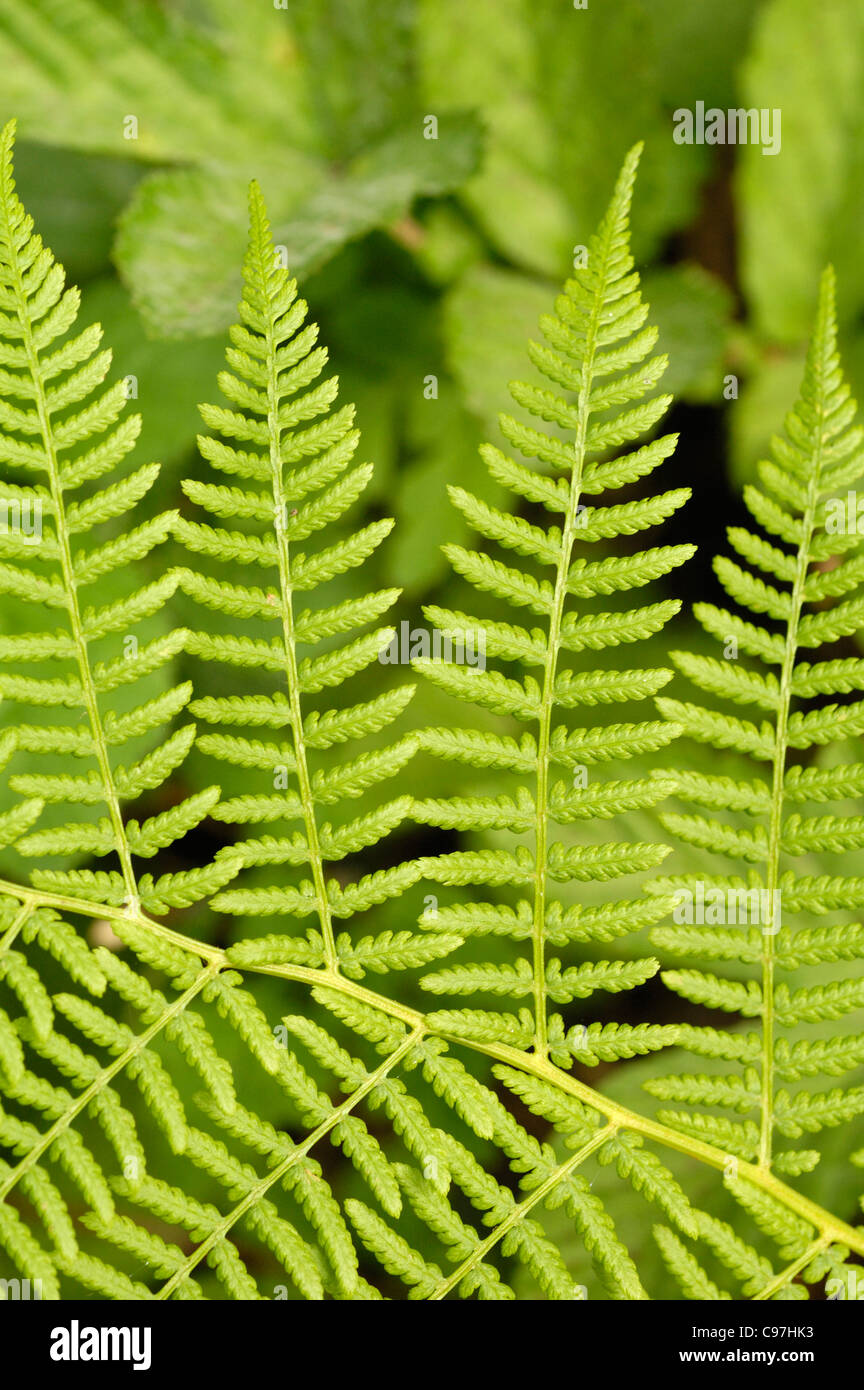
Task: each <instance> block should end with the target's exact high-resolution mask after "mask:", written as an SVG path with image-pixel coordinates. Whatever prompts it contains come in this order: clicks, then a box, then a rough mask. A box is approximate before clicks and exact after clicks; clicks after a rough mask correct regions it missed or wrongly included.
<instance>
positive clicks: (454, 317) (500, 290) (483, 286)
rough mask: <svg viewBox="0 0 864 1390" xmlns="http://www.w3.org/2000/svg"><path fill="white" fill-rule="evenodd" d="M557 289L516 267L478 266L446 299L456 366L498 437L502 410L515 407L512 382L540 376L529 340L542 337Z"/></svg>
mask: <svg viewBox="0 0 864 1390" xmlns="http://www.w3.org/2000/svg"><path fill="white" fill-rule="evenodd" d="M553 293H554V291H553V289H552V288H551V287H550V286H549V285H546V284H543V283H541V282H540V281H537V280H531V279H529V278H528V277H527V276H525V275H520V274H518V273H517V272H516V271H512V270H498V269H493V268H492V267H491V266H488V265H484V266H476V267H473V268H472V269H471V270H470V271H469V272H468V274H467V275H466V276H465V278H464V279H463V280H462V281H460V283H459V284H458V285H456V286H455V288H454V289H453V290H451V291H450V293H449V295H448V296H447V299H446V301H445V336H446V342H447V355H448V361H449V364H450V368H451V370H452V371H453V372H454V373H455V375H456V377H457V378H458V379H459V382H460V384H461V386H462V390H463V392H464V395H465V400H466V403H467V405H468V407H469V409H470V410H472V411H473V412H474V413H475V415H477V416H478V417H479V418H480V420H481V421H482V422H483V425H484V427H485V428H486V429H487V430H494V431H495V432H496V438H497V418H498V412H499V411H500V410H507V409H509V408H510V398H509V396H508V394H507V382H508V381H511V380H513V378H514V377H515V378H521V377H524V376H526V375H528V376H529V378H530V379H532V380H533V379H534V377H535V376H536V373H535V372H534V369H533V368H532V366H531V364H530V362H529V360H528V356H527V353H526V352H525V341H526V339H528V338H536V337H537V333H538V328H537V324H538V320H539V318H540V315H541V314H544V313H547V312H548V310H549V307H550V304H551V302H552V296H553Z"/></svg>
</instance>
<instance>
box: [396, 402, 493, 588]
mask: <svg viewBox="0 0 864 1390" xmlns="http://www.w3.org/2000/svg"><path fill="white" fill-rule="evenodd" d="M408 432H409V443H410V445H411V446H412V447H413V449H414V450H415V451H416V454H415V457H414V458H412V460H411V463H410V466H409V467H407V468H403V469H401V470H400V472H399V475H398V477H397V480H396V489H395V496H394V501H393V505H394V507H395V510H396V518H397V525H396V528H395V531H394V535H393V541H392V544H391V545H390V546H389V548H388V551H387V557H386V574H387V578H388V582H389V583H391V584H399V585H402V586H403V587H404V588H405V589H406V591H407V593H408V594H409V595H414V594H417V593H418V592H422V591H423V590H424V589H428V588H429V586H430V585H432V584H434V583H436V582H437V581H439V580H440V579H441V578H442V576H443V575H444V574H445V573H446V571H447V560H446V558H445V556H444V554H443V552H442V550H441V547H442V545H445V544H447V542H453V541H459V542H462V543H463V544H464V542H465V538H466V536H467V534H468V528H467V526H466V524H465V520H464V518H463V516H462V514H461V512H459V511H457V509H456V508H455V507H454V506H453V504H452V503H451V501H450V497H449V494H448V492H447V485H448V483H450V482H452V481H453V479H454V478H458V479H459V480H460V484H461V486H463V487H467V488H469V489H474V488H475V487H478V488H481V489H485V484H486V481H487V473H486V468H485V466H484V464H483V462H482V460H481V458H480V455H479V453H478V449H477V446H478V444H479V443H480V442H481V441H480V436H479V433H478V432H477V430H476V427H475V425H474V422H473V421H472V420H471V418H470V416H467V415H466V414H465V412H464V410H463V408H462V404H461V402H460V400H459V396H458V393H457V391H456V390H455V389H454V386H453V383H452V382H449V381H445V382H442V383H441V384H440V395H439V396H438V397H437V398H430V399H427V398H425V397H424V395H423V394H422V393H421V392H420V391H419V390H418V391H417V392H416V395H415V398H414V400H413V402H412V408H411V411H410V418H409V421H408Z"/></svg>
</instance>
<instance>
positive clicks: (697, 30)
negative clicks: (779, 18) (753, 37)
mask: <svg viewBox="0 0 864 1390" xmlns="http://www.w3.org/2000/svg"><path fill="white" fill-rule="evenodd" d="M762 3H763V0H724V3H723V4H722V5H718V4H717V3H716V0H688V3H687V4H686V5H682V4H680V0H651V4H650V5H649V6H648V13H649V16H650V20H651V27H652V29H653V31H654V39H655V44H656V49H657V63H658V81H659V87H660V94H661V96H662V98H663V101H664V102H665V103H666V105H667V106H669V107H678V106H695V104H696V102H697V101H704V102H705V105H706V106H722V107H728V106H730V105H734V104H735V102H736V98H737V94H738V73H737V67H738V60H739V58H740V56H741V54H742V53H743V52H745V51H746V47H747V42H748V39H749V36H750V31H751V29H752V27H753V24H754V22H755V20H756V18H757V15H758V13H759V10H760V7H761V5H762Z"/></svg>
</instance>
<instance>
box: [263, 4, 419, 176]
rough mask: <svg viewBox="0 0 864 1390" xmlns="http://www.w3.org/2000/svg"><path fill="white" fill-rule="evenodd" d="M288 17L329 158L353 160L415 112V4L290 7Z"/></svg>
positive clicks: (293, 5)
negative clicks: (348, 157)
mask: <svg viewBox="0 0 864 1390" xmlns="http://www.w3.org/2000/svg"><path fill="white" fill-rule="evenodd" d="M288 13H289V19H290V21H291V24H292V28H293V30H294V34H295V36H296V40H297V44H298V47H299V50H300V53H301V54H302V56H303V59H304V60H305V61H304V64H303V69H304V76H305V86H306V88H307V94H308V101H309V104H310V106H311V107H312V108H313V109H314V111H315V113H316V115H317V117H318V123H319V125H320V127H321V130H322V132H323V134H324V140H325V148H326V151H327V153H328V154H329V155H331V156H339V157H344V156H345V155H351V154H356V153H357V151H359V150H361V149H362V148H363V147H364V145H366V144H367V143H368V142H369V141H370V140H375V139H376V138H377V137H378V136H380V135H382V134H383V133H384V132H385V131H386V130H388V129H389V128H390V127H391V126H394V125H399V124H400V123H402V122H403V121H406V120H407V119H408V118H409V116H410V115H412V114H413V113H414V111H415V91H416V87H415V83H414V73H413V43H412V27H413V19H414V0H290V7H289V11H288Z"/></svg>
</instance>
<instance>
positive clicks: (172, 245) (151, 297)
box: [117, 115, 479, 336]
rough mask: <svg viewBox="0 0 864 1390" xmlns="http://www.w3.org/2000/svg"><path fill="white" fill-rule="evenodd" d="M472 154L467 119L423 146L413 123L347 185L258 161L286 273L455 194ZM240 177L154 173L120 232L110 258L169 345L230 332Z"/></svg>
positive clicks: (302, 162)
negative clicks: (431, 200) (428, 200)
mask: <svg viewBox="0 0 864 1390" xmlns="http://www.w3.org/2000/svg"><path fill="white" fill-rule="evenodd" d="M478 155H479V130H478V126H477V124H476V122H475V121H474V120H473V119H472V118H470V117H464V116H458V115H457V116H451V117H448V118H447V119H446V120H444V119H442V121H441V122H440V124H439V135H438V139H437V140H434V141H433V140H425V139H424V138H423V129H422V125H421V123H420V122H417V124H416V125H415V126H414V127H413V128H412V129H411V130H410V131H409V130H406V131H399V132H396V133H395V134H393V135H391V136H388V137H387V139H385V140H383V141H382V142H381V143H380V144H379V145H377V146H376V147H375V148H374V149H372V150H370V151H367V152H366V153H365V154H364V155H363V156H362V158H361V159H359V160H358V161H356V163H355V164H354V165H353V166H351V167H350V168H349V170H348V171H347V172H346V173H344V174H336V173H333V174H329V175H323V174H321V173H319V172H317V171H316V170H315V169H314V167H313V166H312V165H310V163H309V161H308V160H306V159H305V158H304V157H303V156H300V155H298V154H297V153H296V152H294V151H291V150H283V151H282V152H281V153H280V155H279V158H278V161H276V162H275V163H274V162H272V159H273V156H272V152H271V156H270V159H271V162H268V161H267V160H266V159H265V158H264V157H263V156H262V157H260V158H259V159H258V161H257V175H258V176H259V177H260V181H261V184H262V189H263V192H264V195H265V197H266V199H267V203H268V206H269V208H270V211H271V215H272V218H273V225H274V237H275V240H276V244H277V246H283V247H284V248H285V252H284V254H285V256H286V259H287V264H288V266H289V267H290V269H291V271H292V273H294V274H296V275H300V276H308V275H309V274H311V273H312V272H313V271H314V270H317V269H318V268H319V267H320V266H321V265H323V264H324V263H325V262H326V261H327V260H328V259H329V257H330V256H332V255H333V254H334V252H336V251H338V250H339V249H340V248H341V247H342V246H344V244H345V243H346V242H347V241H351V240H353V239H354V238H356V237H360V236H363V235H364V234H365V233H366V232H369V231H371V230H372V229H373V228H375V227H377V226H380V225H382V224H387V223H388V222H392V221H394V220H395V219H396V218H398V217H401V216H403V215H404V213H405V212H406V211H407V210H408V208H409V207H410V205H411V203H412V202H413V200H414V198H415V197H418V196H419V195H421V194H434V193H438V192H440V191H442V190H443V189H446V188H447V187H449V186H451V184H459V183H461V182H462V180H463V179H464V178H465V177H466V176H467V174H468V172H470V169H471V167H472V165H473V163H474V161H475V160H476V159H477V157H478ZM253 173H256V165H255V163H254V161H253V162H252V163H250V164H249V166H248V168H244V169H243V170H242V171H241V170H233V171H228V170H223V171H221V172H220V173H214V171H213V170H210V169H208V170H202V169H191V170H184V171H183V172H169V173H159V174H153V175H151V176H150V177H149V178H147V179H145V180H144V182H143V183H142V184H141V185H140V187H139V189H138V191H137V193H136V195H135V197H134V198H133V200H132V203H131V205H130V207H129V208H128V209H127V211H126V213H125V215H124V217H123V219H122V222H121V226H120V233H119V237H118V242H117V259H118V264H119V266H120V269H121V272H122V274H123V276H124V278H125V279H126V280H127V282H128V283H129V285H130V288H131V290H132V294H133V297H134V299H135V302H136V304H137V306H138V308H139V309H140V310H141V312H142V314H143V315H144V317H145V319H146V321H147V323H148V326H149V327H150V328H152V329H153V330H154V331H156V332H158V333H161V334H164V335H165V336H186V335H190V334H191V335H196V336H201V335H205V334H209V333H215V332H217V331H219V330H221V329H222V328H224V327H225V326H226V325H227V324H228V323H230V321H231V318H232V316H233V313H234V309H235V306H236V301H237V298H238V294H239V287H240V271H239V267H240V266H241V265H242V260H243V250H244V246H245V239H246V220H247V184H248V178H249V177H250V176H251V175H252V174H253Z"/></svg>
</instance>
